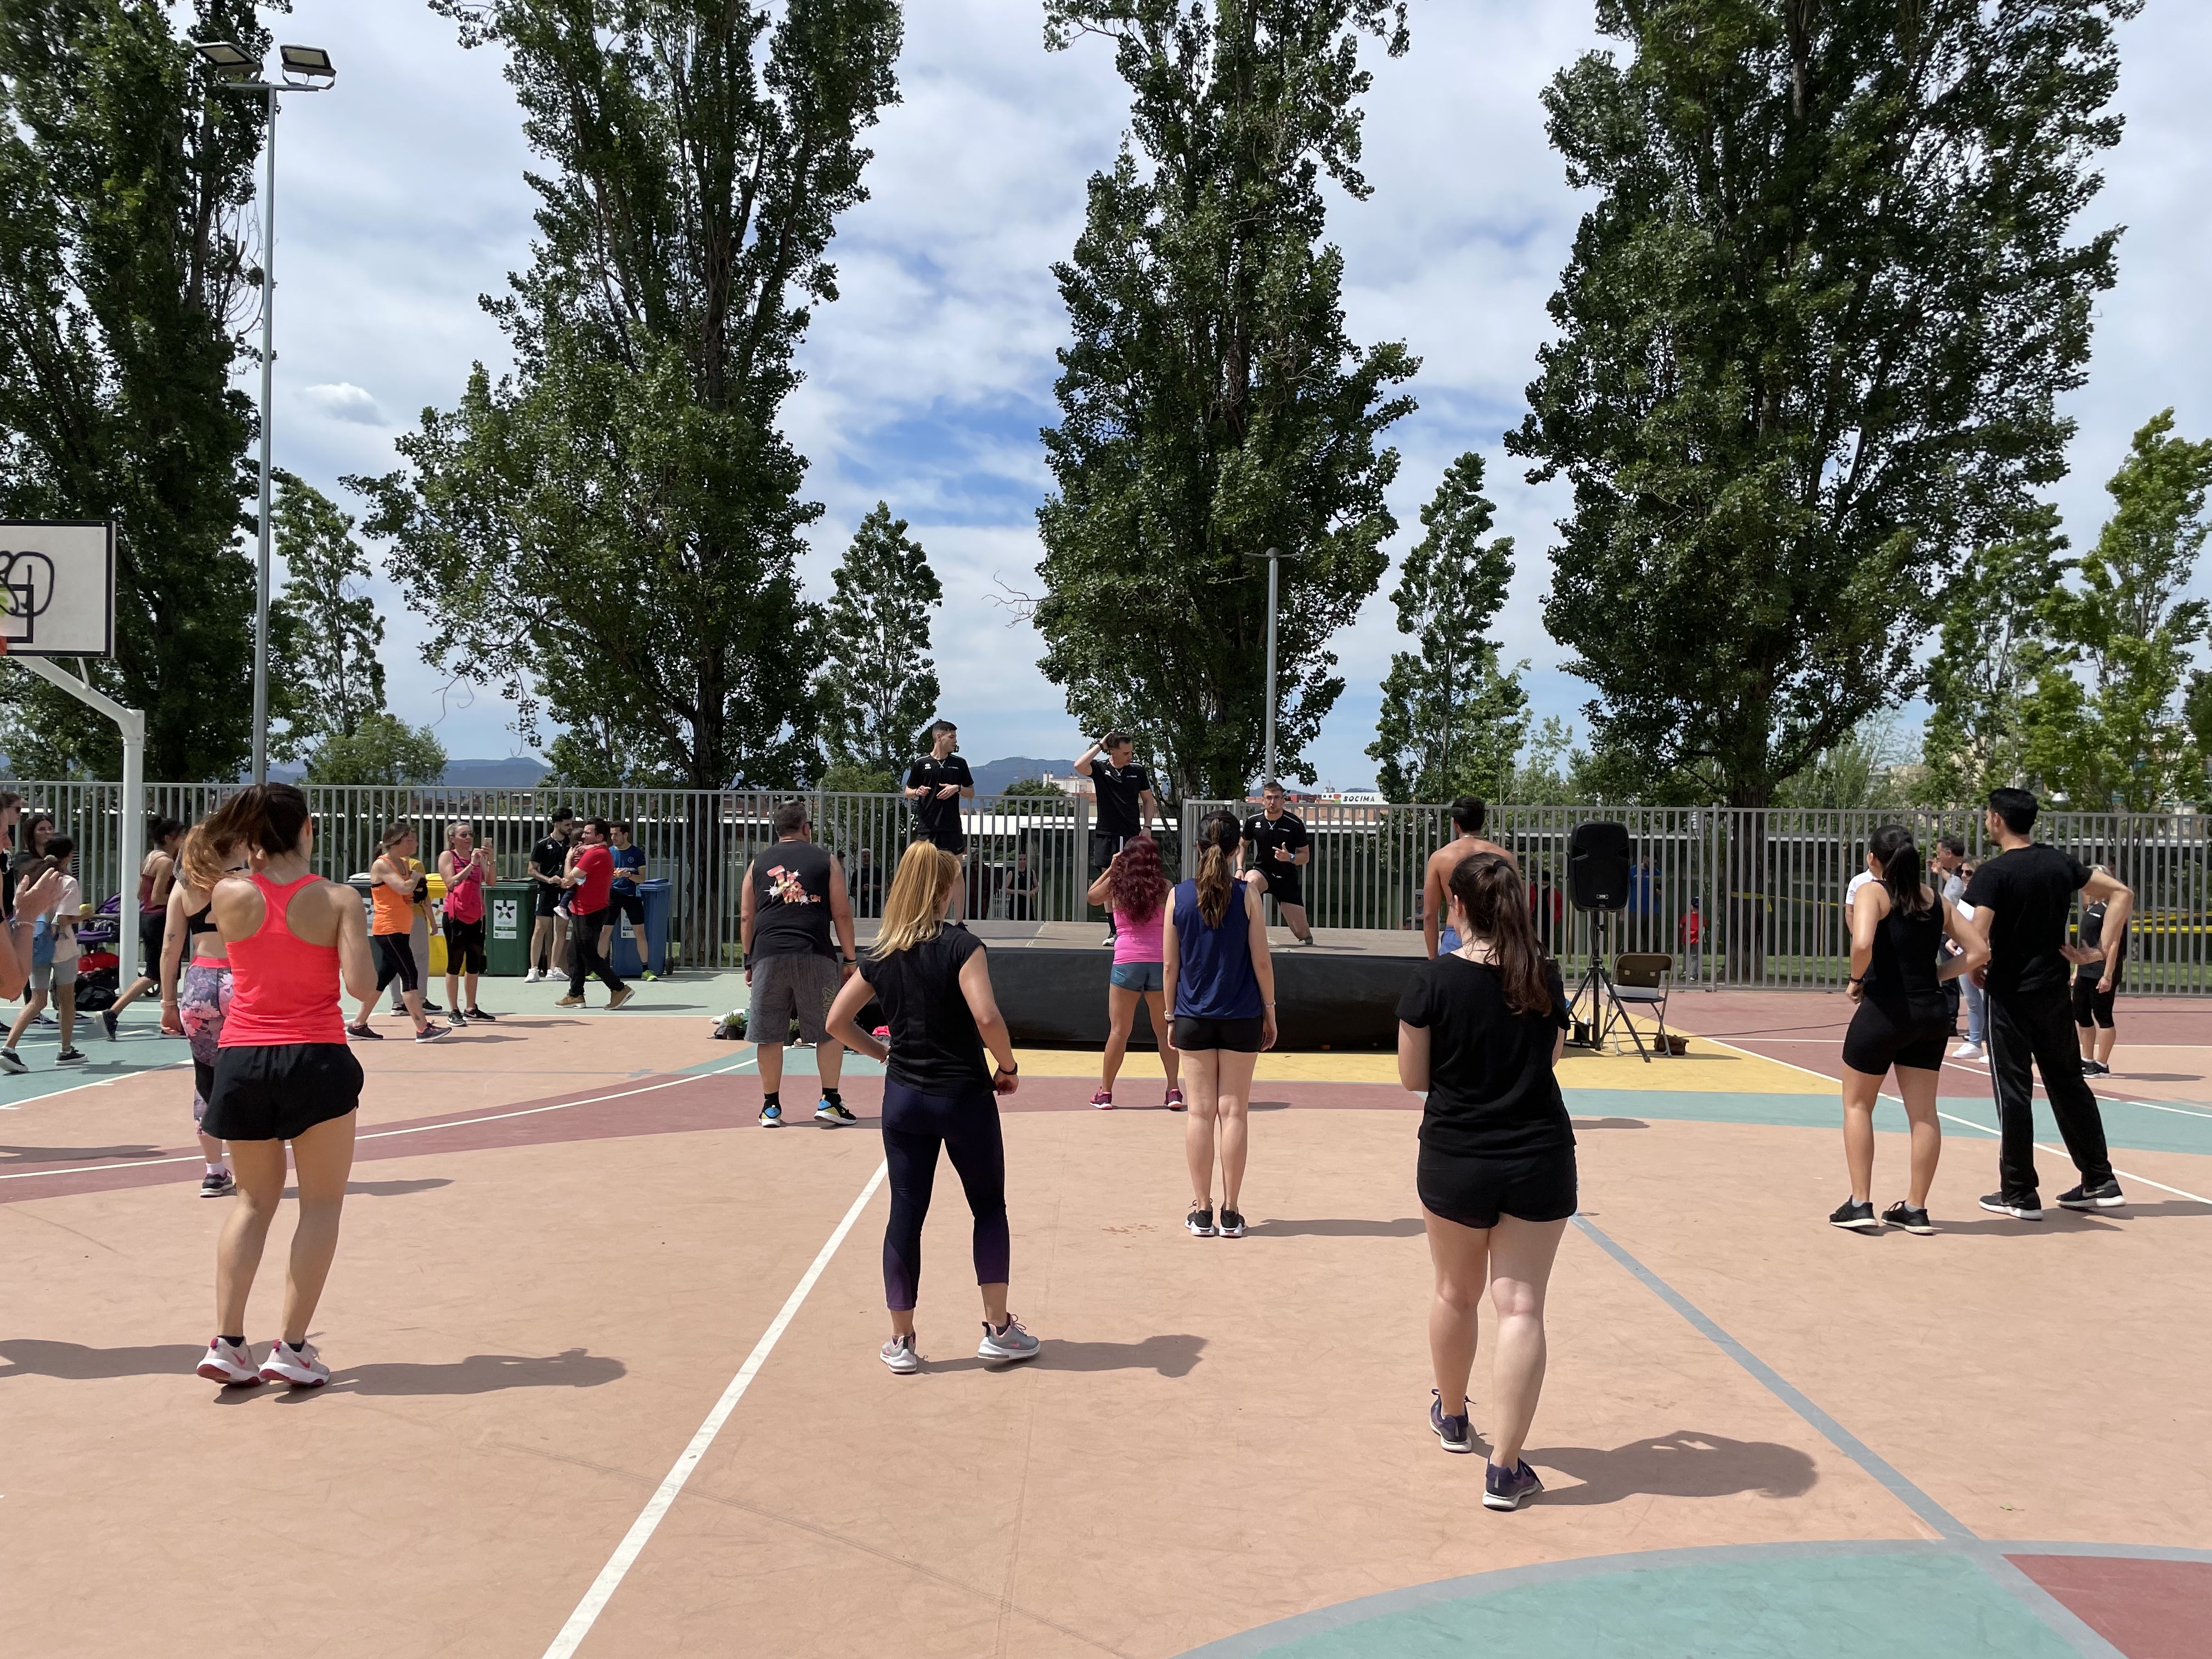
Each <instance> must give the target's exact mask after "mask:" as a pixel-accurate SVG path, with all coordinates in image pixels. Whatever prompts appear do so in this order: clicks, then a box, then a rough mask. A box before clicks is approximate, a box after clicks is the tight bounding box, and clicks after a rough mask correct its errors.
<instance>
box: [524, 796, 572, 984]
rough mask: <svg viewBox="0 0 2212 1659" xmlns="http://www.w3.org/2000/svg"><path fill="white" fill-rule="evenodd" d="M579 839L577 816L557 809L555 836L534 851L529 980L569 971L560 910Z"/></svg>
mask: <svg viewBox="0 0 2212 1659" xmlns="http://www.w3.org/2000/svg"><path fill="white" fill-rule="evenodd" d="M575 838H576V815H575V814H574V812H572V811H569V810H568V808H567V807H565V806H556V807H555V808H554V809H553V828H552V831H551V833H550V834H549V835H548V836H546V837H545V839H544V840H543V841H541V842H538V844H537V845H536V846H535V847H532V848H531V849H530V886H531V895H532V900H533V902H532V905H531V914H532V916H534V917H535V918H536V920H535V921H533V922H532V924H531V928H530V971H529V972H528V973H526V974H525V975H523V977H524V978H525V979H555V978H558V977H560V976H562V975H565V974H566V973H567V972H568V960H567V958H568V939H567V938H566V937H565V933H566V930H565V929H564V928H563V927H562V926H561V917H560V915H559V914H558V907H559V905H560V903H561V896H562V894H563V893H565V892H567V891H568V886H567V881H568V845H569V843H570V842H573V841H574V839H575Z"/></svg>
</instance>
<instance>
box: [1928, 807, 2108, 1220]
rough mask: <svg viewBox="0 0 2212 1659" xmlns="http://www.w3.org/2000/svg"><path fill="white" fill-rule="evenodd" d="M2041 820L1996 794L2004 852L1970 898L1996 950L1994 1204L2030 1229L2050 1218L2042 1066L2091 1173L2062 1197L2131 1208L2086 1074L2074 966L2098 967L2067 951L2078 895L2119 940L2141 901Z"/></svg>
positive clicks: (1970, 886) (2071, 1147)
mask: <svg viewBox="0 0 2212 1659" xmlns="http://www.w3.org/2000/svg"><path fill="white" fill-rule="evenodd" d="M2037 811H2038V808H2037V805H2036V799H2035V797H2034V796H2033V795H2031V794H2029V793H2027V790H2025V789H1998V790H1994V791H1992V792H1991V793H1990V807H1989V823H1988V828H1989V833H1990V838H1991V839H1992V840H1994V841H1995V842H1996V843H1997V844H1998V846H1999V847H2001V848H2003V849H2004V850H2003V851H2002V852H2001V853H1999V854H1996V856H1995V857H1993V858H1990V859H1985V860H1983V863H1982V866H1981V868H1980V869H1978V870H1977V871H1975V872H1974V878H1973V879H1972V881H1971V882H1969V883H1967V884H1966V902H1967V903H1968V904H1970V905H1972V906H1973V908H1974V920H1975V921H1977V922H1978V923H1979V924H1980V925H1981V927H1982V928H1983V930H1984V933H1986V934H1987V936H1988V939H1989V941H1990V960H1989V963H1988V965H1987V966H1986V967H1984V968H1982V969H1978V970H1977V972H1976V975H1975V977H1976V978H1978V979H1979V980H1980V981H1982V984H1983V987H1984V989H1985V990H1986V991H1987V992H1988V994H1989V1000H1990V1017H1989V1018H1990V1030H1989V1037H1990V1083H1991V1084H1992V1085H1994V1087H1995V1091H1996V1107H1997V1129H1998V1133H1999V1136H2000V1141H1999V1146H1998V1152H1997V1174H1998V1180H1999V1183H2000V1184H1999V1186H1998V1188H1997V1190H1996V1192H1994V1193H1991V1194H1990V1195H1989V1196H1988V1197H1986V1198H1984V1200H1982V1207H1983V1208H1984V1209H1985V1210H1988V1211H1990V1212H1992V1213H1993V1214H1996V1215H2008V1216H2012V1217H2015V1218H2017V1219H2019V1220H2021V1221H2040V1220H2042V1219H2043V1200H2042V1199H2041V1197H2040V1196H2039V1194H2038V1191H2037V1187H2036V1173H2035V1115H2034V1091H2035V1084H2034V1079H2033V1076H2032V1075H2031V1073H2030V1071H2029V1067H2030V1066H2031V1064H2032V1065H2033V1067H2034V1070H2035V1071H2037V1072H2040V1073H2042V1074H2043V1092H2044V1094H2045V1097H2047V1098H2048V1099H2049V1100H2050V1102H2051V1115H2052V1116H2053V1117H2055V1118H2057V1120H2058V1133H2059V1136H2060V1138H2061V1139H2063V1140H2064V1141H2065V1143H2066V1151H2067V1154H2068V1156H2069V1157H2070V1158H2073V1160H2074V1166H2075V1168H2076V1169H2077V1170H2081V1185H2079V1186H2077V1187H2075V1188H2072V1189H2071V1190H2070V1191H2068V1192H2063V1193H2061V1194H2059V1195H2058V1201H2059V1203H2060V1204H2062V1205H2063V1206H2065V1207H2066V1208H2067V1209H2069V1210H2111V1209H2118V1207H2119V1206H2121V1205H2122V1204H2124V1203H2125V1202H2126V1200H2124V1198H2122V1197H2121V1196H2120V1184H2119V1182H2117V1181H2116V1180H2114V1179H2113V1178H2112V1159H2111V1158H2110V1157H2109V1156H2108V1155H2107V1154H2106V1149H2105V1120H2104V1117H2103V1115H2101V1114H2100V1112H2099V1111H2098V1110H2097V1097H2096V1096H2095V1095H2094V1094H2093V1093H2092V1092H2091V1091H2090V1088H2089V1085H2088V1084H2087V1082H2085V1081H2084V1080H2083V1079H2082V1076H2081V1047H2080V1045H2079V1043H2078V1042H2076V1040H2075V1036H2074V1023H2073V1020H2072V1018H2071V1013H2072V1010H2071V1008H2070V1007H2069V996H2068V987H2067V981H2068V980H2069V977H2070V976H2071V975H2070V970H2069V968H2068V965H2067V964H2068V963H2076V962H2081V961H2086V960H2088V959H2089V953H2088V952H2087V951H2082V950H2081V949H2080V948H2079V947H2078V946H2075V945H2069V944H2068V943H2067V942H2066V926H2067V923H2068V921H2069V920H2070V919H2071V918H2072V915H2073V913H2074V895H2075V893H2077V892H2081V893H2085V894H2087V896H2088V897H2089V898H2090V899H2092V900H2099V899H2101V900H2103V901H2104V902H2105V903H2106V906H2107V907H2108V908H2107V910H2106V918H2105V925H2106V927H2108V928H2110V929H2111V930H2112V933H2113V934H2114V936H2115V937H2117V936H2118V934H2119V933H2123V932H2124V931H2125V929H2126V927H2127V925H2128V913H2129V912H2130V910H2131V909H2132V908H2134V905H2135V895H2134V894H2132V893H2130V891H2129V890H2127V889H2126V888H2125V887H2124V886H2122V885H2121V884H2120V883H2119V882H2118V881H2117V880H2115V879H2114V878H2112V875H2111V874H2110V873H2109V872H2106V871H2104V870H2090V869H2088V868H2087V867H2086V866H2083V865H2082V864H2081V862H2080V860H2076V859H2075V857H2074V856H2073V855H2072V854H2068V853H2062V852H2061V851H2059V849H2058V848H2056V847H2053V846H2051V845H2050V844H2049V843H2048V842H2039V841H2038V842H2031V841H2030V840H2029V839H2028V832H2029V831H2030V830H2031V829H2034V827H2035V818H2036V813H2037Z"/></svg>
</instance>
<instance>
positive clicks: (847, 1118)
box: [814, 1100, 860, 1129]
mask: <svg viewBox="0 0 2212 1659" xmlns="http://www.w3.org/2000/svg"><path fill="white" fill-rule="evenodd" d="M814 1121H816V1122H817V1123H826V1124H828V1125H829V1127H831V1128H833V1129H834V1128H836V1127H839V1126H840V1125H842V1124H848V1123H858V1122H859V1121H860V1119H858V1118H857V1117H854V1115H852V1113H850V1112H848V1111H847V1110H846V1109H845V1108H844V1106H843V1104H842V1103H840V1102H837V1101H834V1100H825V1101H823V1103H821V1104H820V1105H818V1106H817V1107H816V1108H815V1109H814Z"/></svg>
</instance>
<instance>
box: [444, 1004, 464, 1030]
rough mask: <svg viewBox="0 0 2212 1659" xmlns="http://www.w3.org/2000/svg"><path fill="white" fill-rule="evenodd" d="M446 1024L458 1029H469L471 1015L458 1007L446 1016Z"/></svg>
mask: <svg viewBox="0 0 2212 1659" xmlns="http://www.w3.org/2000/svg"><path fill="white" fill-rule="evenodd" d="M446 1024H448V1025H450V1026H452V1027H453V1029H454V1030H456V1031H464V1030H467V1029H468V1024H469V1017H468V1016H467V1015H466V1014H465V1013H463V1012H461V1011H460V1010H459V1009H458V1008H456V1009H454V1010H453V1012H452V1013H450V1014H447V1016H446Z"/></svg>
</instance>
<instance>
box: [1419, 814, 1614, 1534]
mask: <svg viewBox="0 0 2212 1659" xmlns="http://www.w3.org/2000/svg"><path fill="white" fill-rule="evenodd" d="M1447 896H1448V898H1449V903H1450V917H1449V920H1450V923H1451V926H1452V928H1453V930H1454V931H1455V933H1457V934H1458V935H1459V939H1460V944H1459V946H1458V948H1457V949H1456V950H1453V951H1445V952H1444V953H1443V954H1442V955H1440V956H1438V957H1435V958H1434V959H1433V960H1431V961H1428V962H1425V963H1422V964H1421V966H1420V969H1419V971H1418V972H1417V973H1416V974H1415V975H1414V976H1413V981H1412V983H1411V984H1409V985H1407V987H1406V994H1405V995H1404V996H1403V997H1402V998H1401V999H1400V1000H1399V1003H1398V1080H1399V1082H1400V1083H1401V1084H1403V1085H1405V1086H1406V1087H1407V1089H1409V1090H1411V1091H1413V1092H1414V1093H1415V1094H1423V1095H1426V1096H1427V1097H1428V1098H1427V1103H1426V1104H1425V1107H1424V1108H1423V1109H1422V1113H1421V1156H1420V1163H1419V1170H1418V1174H1417V1176H1416V1183H1417V1185H1418V1187H1419V1192H1420V1196H1421V1208H1422V1211H1423V1219H1424V1221H1425V1224H1426V1225H1427V1230H1428V1235H1429V1257H1430V1260H1431V1261H1432V1262H1433V1263H1434V1264H1435V1267H1436V1276H1437V1289H1436V1299H1435V1300H1434V1301H1433V1302H1431V1304H1430V1306H1429V1359H1430V1364H1431V1366H1432V1368H1433V1369H1434V1370H1435V1373H1436V1383H1437V1386H1436V1399H1435V1400H1434V1401H1432V1402H1431V1405H1430V1407H1429V1426H1430V1427H1431V1428H1432V1429H1433V1430H1435V1431H1436V1433H1437V1437H1438V1438H1439V1439H1440V1440H1441V1441H1442V1442H1443V1449H1445V1450H1446V1451H1452V1452H1468V1451H1473V1450H1474V1425H1472V1423H1471V1422H1470V1421H1469V1420H1468V1407H1467V1383H1468V1375H1469V1373H1470V1372H1472V1371H1473V1370H1474V1350H1475V1337H1476V1325H1477V1310H1478V1309H1479V1308H1480V1305H1481V1302H1482V1291H1483V1286H1484V1285H1485V1284H1487V1285H1489V1287H1490V1302H1491V1306H1492V1309H1493V1310H1495V1312H1496V1313H1497V1316H1498V1339H1497V1353H1496V1355H1495V1357H1494V1358H1492V1361H1491V1387H1492V1391H1493V1392H1494V1393H1495V1394H1496V1395H1497V1410H1498V1426H1497V1427H1496V1429H1495V1430H1494V1431H1492V1435H1491V1448H1490V1462H1489V1465H1488V1467H1487V1468H1486V1469H1485V1471H1484V1474H1483V1493H1482V1501H1483V1504H1484V1505H1485V1506H1486V1507H1487V1508H1490V1509H1493V1510H1513V1509H1518V1508H1520V1506H1521V1505H1522V1504H1523V1503H1524V1502H1526V1501H1527V1500H1528V1498H1531V1497H1533V1496H1534V1494H1536V1493H1537V1492H1541V1491H1542V1490H1543V1489H1544V1486H1543V1483H1542V1482H1541V1480H1537V1478H1536V1472H1535V1471H1534V1469H1532V1468H1529V1467H1528V1464H1527V1463H1525V1462H1522V1458H1521V1448H1522V1445H1523V1444H1524V1443H1526V1442H1527V1439H1528V1425H1529V1424H1530V1423H1531V1422H1532V1421H1534V1419H1535V1415H1536V1400H1537V1396H1538V1395H1540V1394H1541V1393H1542V1391H1543V1387H1544V1360H1545V1343H1544V1291H1545V1287H1546V1286H1547V1285H1548V1284H1549V1283H1550V1281H1551V1277H1552V1261H1553V1257H1555V1256H1556V1255H1558V1254H1559V1236H1560V1235H1561V1234H1562V1233H1564V1232H1565V1231H1566V1226H1567V1221H1568V1218H1570V1217H1571V1216H1572V1215H1573V1214H1574V1212H1575V1202H1576V1178H1575V1132H1574V1128H1573V1126H1572V1125H1571V1123H1570V1122H1569V1121H1568V1119H1567V1107H1566V1102H1565V1100H1564V1099H1563V1098H1562V1097H1561V1096H1560V1094H1559V1078H1558V1077H1557V1076H1556V1075H1555V1074H1554V1073H1553V1067H1554V1066H1556V1065H1557V1064H1558V1063H1559V1050H1560V1048H1561V1046H1562V1045H1563V1044H1564V1043H1565V1041H1566V1034H1567V998H1566V992H1565V988H1564V987H1562V986H1561V984H1560V983H1559V965H1558V964H1557V963H1554V962H1553V961H1551V960H1550V958H1548V957H1546V956H1545V955H1544V952H1543V949H1542V947H1541V945H1538V944H1537V942H1536V927H1535V921H1534V918H1533V917H1531V916H1530V915H1529V914H1528V889H1527V887H1526V886H1525V885H1523V884H1522V879H1521V876H1520V872H1518V871H1516V869H1515V868H1514V867H1513V866H1512V865H1511V864H1510V862H1509V861H1508V860H1505V859H1504V858H1502V857H1500V856H1499V855H1498V854H1495V853H1478V854H1474V856H1473V857H1471V858H1468V859H1465V860H1462V861H1461V862H1460V863H1459V864H1458V865H1457V866H1455V868H1454V869H1453V870H1452V872H1451V875H1450V878H1449V885H1448V887H1447Z"/></svg>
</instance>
